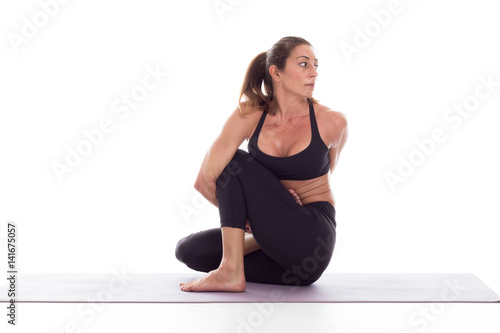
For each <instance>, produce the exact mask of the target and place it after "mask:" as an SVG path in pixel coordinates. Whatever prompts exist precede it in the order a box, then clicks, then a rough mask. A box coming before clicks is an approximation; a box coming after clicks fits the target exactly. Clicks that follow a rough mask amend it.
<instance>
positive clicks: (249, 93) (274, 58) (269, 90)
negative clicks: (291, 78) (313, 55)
mask: <svg viewBox="0 0 500 333" xmlns="http://www.w3.org/2000/svg"><path fill="white" fill-rule="evenodd" d="M302 44H306V45H310V46H311V44H310V43H309V42H308V41H307V40H305V39H303V38H300V37H294V36H289V37H283V38H281V39H280V40H279V41H278V42H276V43H275V44H274V45H273V47H271V48H270V49H269V51H265V52H261V53H259V54H258V55H257V56H256V57H255V58H253V60H252V61H251V62H250V64H249V65H248V69H247V72H246V74H245V79H244V80H243V85H242V86H241V91H240V99H239V100H238V105H239V107H240V114H241V115H242V116H246V115H247V114H250V113H251V110H254V108H255V107H258V108H261V109H262V110H263V111H268V110H269V106H270V104H271V102H272V101H273V98H274V96H273V95H274V92H273V82H272V78H271V74H269V68H270V67H271V66H272V65H276V67H277V68H278V69H279V70H283V69H284V68H285V64H286V59H287V58H288V57H289V56H290V53H291V52H292V50H293V48H294V47H296V46H297V45H302ZM262 82H264V90H265V92H263V91H262ZM243 96H245V97H246V98H247V100H246V101H243V102H242V101H241V98H242V97H243ZM307 100H308V102H309V103H310V104H313V103H318V102H319V101H318V100H316V99H314V98H313V97H308V98H307ZM243 104H245V106H246V108H245V111H243V108H242V106H243ZM273 112H275V111H273ZM270 114H272V113H270Z"/></svg>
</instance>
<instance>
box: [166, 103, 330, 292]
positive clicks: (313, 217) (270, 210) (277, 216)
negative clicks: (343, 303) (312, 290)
mask: <svg viewBox="0 0 500 333" xmlns="http://www.w3.org/2000/svg"><path fill="white" fill-rule="evenodd" d="M310 117H311V129H312V139H311V144H310V146H309V147H308V148H307V149H306V150H304V151H302V152H300V153H298V154H296V155H293V156H291V157H285V158H283V159H281V158H276V157H272V156H268V155H264V154H263V153H262V152H259V151H258V147H257V145H256V144H255V146H254V148H255V150H254V148H252V146H251V143H252V142H255V143H256V142H257V137H258V134H259V132H260V128H261V127H262V124H263V122H264V119H265V114H264V115H263V116H262V118H261V120H260V122H259V126H258V128H257V129H258V131H257V130H256V134H254V135H253V136H252V138H251V140H249V144H248V150H249V152H250V153H248V152H246V151H244V150H242V149H238V150H237V151H236V153H235V154H234V156H233V158H232V159H231V161H230V162H229V163H228V164H227V166H226V168H225V169H224V170H223V172H222V173H221V175H220V176H219V178H218V179H217V181H216V197H217V203H218V208H219V214H220V219H221V227H233V228H241V229H245V225H246V221H247V218H248V220H249V223H250V227H251V230H252V234H253V236H254V238H255V240H256V241H257V244H258V245H259V247H260V249H259V250H257V251H254V252H252V253H249V254H247V255H246V256H245V257H244V265H245V277H246V281H248V282H259V283H270V284H282V285H301V286H303V285H309V284H311V283H313V282H314V281H316V280H317V279H319V277H320V276H321V274H322V273H323V272H324V270H325V269H326V267H327V266H328V264H329V262H330V259H331V257H332V254H333V249H334V246H335V238H336V221H335V208H334V207H333V206H332V204H330V203H329V202H328V201H316V202H312V203H309V204H305V205H303V206H302V205H300V204H298V203H296V202H295V200H294V199H293V197H292V196H291V195H290V193H289V192H288V190H287V189H286V188H285V187H284V186H283V184H281V182H280V179H288V177H292V178H291V179H302V178H305V179H308V178H313V177H317V176H320V175H322V174H324V173H325V172H328V168H327V165H328V166H329V160H328V163H326V159H327V158H328V154H327V148H326V146H325V145H324V143H322V142H319V140H321V138H320V136H319V132H318V130H317V125H316V121H315V116H314V109H313V108H312V105H311V107H310ZM302 163H304V164H306V165H305V166H304V165H303V166H299V165H297V164H302ZM175 255H176V257H177V259H178V260H180V261H181V262H183V263H185V264H186V265H187V266H188V267H190V268H192V269H194V270H197V271H203V272H209V271H211V270H214V269H217V268H218V267H219V264H220V261H221V258H222V233H221V230H220V228H214V229H208V230H204V231H200V232H197V233H193V234H191V235H189V236H187V237H184V238H182V239H181V240H180V241H179V242H178V243H177V246H176V249H175Z"/></svg>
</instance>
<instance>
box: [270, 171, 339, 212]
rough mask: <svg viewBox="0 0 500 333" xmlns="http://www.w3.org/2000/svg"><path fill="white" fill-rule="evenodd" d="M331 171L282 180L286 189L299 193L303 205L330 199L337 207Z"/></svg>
mask: <svg viewBox="0 0 500 333" xmlns="http://www.w3.org/2000/svg"><path fill="white" fill-rule="evenodd" d="M328 177H329V173H326V174H324V175H323V176H319V177H317V178H312V179H306V180H283V179H282V180H280V181H281V183H282V184H283V186H284V187H285V188H286V189H292V190H294V191H295V193H297V195H298V196H299V198H300V200H301V201H302V204H303V205H306V204H308V203H311V202H316V201H328V202H329V203H331V204H332V206H334V207H335V202H334V200H333V194H332V191H331V189H330V181H329V178H328Z"/></svg>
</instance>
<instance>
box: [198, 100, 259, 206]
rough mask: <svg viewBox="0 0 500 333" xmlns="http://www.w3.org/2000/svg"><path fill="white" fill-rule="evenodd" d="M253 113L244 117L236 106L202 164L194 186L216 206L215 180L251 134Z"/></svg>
mask: <svg viewBox="0 0 500 333" xmlns="http://www.w3.org/2000/svg"><path fill="white" fill-rule="evenodd" d="M252 115H254V114H252ZM252 115H250V116H249V117H246V118H244V117H243V116H241V114H240V109H239V107H236V109H235V110H234V111H233V113H232V114H231V115H230V117H229V118H228V119H227V121H226V123H225V124H224V127H223V128H222V131H221V133H220V134H219V136H218V137H217V139H216V140H215V141H214V143H213V144H212V146H211V147H210V148H209V150H208V151H207V153H206V154H205V158H204V159H203V162H202V164H201V168H200V172H199V173H198V177H197V178H196V182H195V183H194V188H195V189H196V190H197V191H198V192H200V193H201V195H203V196H204V197H205V198H206V199H207V200H208V201H209V202H211V203H212V204H213V205H214V206H216V207H217V198H216V196H215V188H216V185H215V182H216V180H217V178H219V176H220V174H221V173H222V171H224V168H225V167H226V165H228V163H229V162H230V161H231V159H232V157H233V156H234V154H235V153H236V151H237V150H238V148H239V146H240V145H241V143H242V142H243V140H245V139H246V138H247V137H248V136H249V134H250V130H251V126H252V120H253V118H254V117H252Z"/></svg>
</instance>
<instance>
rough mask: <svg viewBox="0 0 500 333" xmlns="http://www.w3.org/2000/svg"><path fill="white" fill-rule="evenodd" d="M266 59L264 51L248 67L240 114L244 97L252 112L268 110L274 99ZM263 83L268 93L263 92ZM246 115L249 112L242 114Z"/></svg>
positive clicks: (241, 95) (241, 94) (243, 86)
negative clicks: (254, 110)
mask: <svg viewBox="0 0 500 333" xmlns="http://www.w3.org/2000/svg"><path fill="white" fill-rule="evenodd" d="M266 59H267V51H264V52H261V53H259V54H258V55H257V56H256V57H255V58H253V60H252V61H251V62H250V64H249V65H248V69H247V72H246V74H245V79H244V80H243V84H242V86H241V91H240V98H239V101H238V103H239V106H240V110H241V111H240V112H243V111H242V110H243V108H242V101H241V98H242V97H243V96H245V97H246V98H247V100H246V101H244V103H245V105H246V107H247V109H248V110H251V109H252V108H253V107H259V108H262V110H267V109H268V108H269V103H270V102H271V101H272V99H273V85H272V82H271V75H270V74H269V72H268V68H267V65H266ZM262 81H264V87H265V90H266V93H264V92H262ZM246 114H248V112H245V113H244V114H243V113H242V115H243V116H245V115H246Z"/></svg>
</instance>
